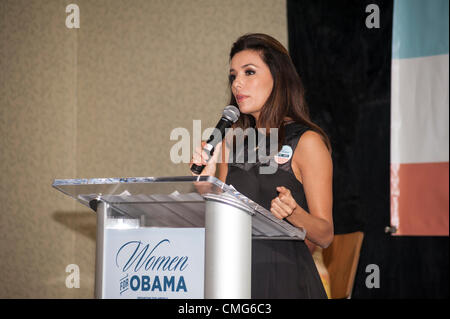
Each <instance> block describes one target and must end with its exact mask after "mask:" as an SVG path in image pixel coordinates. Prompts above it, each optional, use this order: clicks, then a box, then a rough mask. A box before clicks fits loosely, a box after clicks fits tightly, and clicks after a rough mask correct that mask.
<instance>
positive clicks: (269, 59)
mask: <svg viewBox="0 0 450 319" xmlns="http://www.w3.org/2000/svg"><path fill="white" fill-rule="evenodd" d="M244 50H253V51H255V52H258V53H259V54H260V56H261V58H262V60H263V61H264V62H265V63H266V64H267V66H268V67H269V69H270V72H271V74H272V78H273V89H272V92H271V94H270V96H269V98H268V99H267V101H266V103H265V104H264V105H263V107H262V109H261V112H260V115H259V118H258V121H257V122H255V119H254V117H253V116H251V115H249V114H243V113H241V116H240V117H239V119H238V121H237V122H236V123H235V124H234V125H233V127H240V128H242V129H243V130H245V129H246V128H248V127H255V126H256V127H258V128H266V130H267V131H266V132H269V129H270V128H278V147H279V149H281V145H282V142H283V140H284V136H285V133H284V125H283V122H284V119H285V117H287V116H288V117H290V118H292V120H293V121H294V122H297V123H300V124H303V125H305V126H307V127H309V128H310V129H311V130H313V131H315V132H317V133H318V134H320V136H321V137H322V139H323V141H324V143H325V144H326V146H327V148H328V150H329V151H330V152H331V144H330V140H329V139H328V136H327V135H326V134H325V132H324V131H323V130H322V129H321V128H320V127H319V126H318V125H317V124H315V123H313V122H312V121H311V119H310V116H309V109H308V106H307V104H306V101H305V89H304V87H303V84H302V81H301V79H300V76H299V75H298V73H297V71H296V69H295V66H294V64H293V63H292V60H291V57H290V56H289V52H288V51H287V50H286V48H285V47H284V46H283V45H282V44H281V43H280V42H278V41H277V40H276V39H274V38H273V37H271V36H269V35H267V34H263V33H251V34H245V35H243V36H241V37H240V38H239V39H237V41H236V42H235V43H234V44H233V46H232V48H231V51H230V62H231V59H232V58H233V57H234V55H235V54H236V53H238V52H241V51H244ZM231 85H232V82H231V81H229V89H230V92H231ZM229 104H232V105H236V106H238V104H237V102H236V99H235V97H234V95H233V93H232V92H231V98H230V102H229ZM238 107H239V106H238Z"/></svg>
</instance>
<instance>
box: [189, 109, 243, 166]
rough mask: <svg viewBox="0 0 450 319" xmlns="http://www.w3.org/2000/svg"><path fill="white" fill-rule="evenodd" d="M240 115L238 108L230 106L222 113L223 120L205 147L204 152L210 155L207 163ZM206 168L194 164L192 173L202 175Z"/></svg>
mask: <svg viewBox="0 0 450 319" xmlns="http://www.w3.org/2000/svg"><path fill="white" fill-rule="evenodd" d="M239 115H241V113H240V112H239V109H238V108H237V107H236V106H234V105H228V106H227V107H225V109H224V110H223V113H222V118H221V119H220V121H219V122H218V123H217V125H216V128H215V129H214V130H213V133H212V134H211V136H210V137H209V139H208V140H207V141H206V145H205V147H203V151H205V153H206V154H207V155H208V159H207V160H206V161H209V159H210V158H211V156H212V155H213V153H214V147H216V145H217V144H218V143H219V142H220V141H221V140H222V139H223V138H224V136H225V129H227V128H229V127H231V125H232V124H233V123H235V122H236V121H237V120H238V118H239ZM219 134H220V136H219ZM204 168H205V165H196V164H193V165H192V166H191V171H192V172H193V173H194V174H197V175H200V174H201V172H202V171H203V169H204Z"/></svg>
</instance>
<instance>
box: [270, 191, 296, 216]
mask: <svg viewBox="0 0 450 319" xmlns="http://www.w3.org/2000/svg"><path fill="white" fill-rule="evenodd" d="M277 191H279V192H280V194H279V195H278V196H277V197H275V198H274V199H272V202H271V205H270V212H271V213H272V214H273V215H274V216H275V217H276V218H278V219H284V218H286V217H289V216H291V215H292V213H293V212H294V210H295V209H296V208H297V202H296V201H295V199H294V198H293V197H292V194H291V191H290V190H289V189H287V188H286V187H284V186H279V187H277Z"/></svg>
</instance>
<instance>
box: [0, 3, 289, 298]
mask: <svg viewBox="0 0 450 319" xmlns="http://www.w3.org/2000/svg"><path fill="white" fill-rule="evenodd" d="M70 3H76V4H78V5H79V8H80V20H81V21H80V22H81V25H80V29H68V28H66V26H65V19H66V16H67V14H66V12H65V7H66V5H68V4H70ZM247 32H264V33H268V34H271V35H273V36H274V37H276V38H277V39H279V40H280V41H281V42H282V43H283V44H284V45H287V25H286V4H285V1H284V0H278V1H275V0H251V1H241V0H232V1H220V0H216V1H208V0H204V1H194V0H191V1H185V0H183V1H181V0H177V1H166V0H164V1H163V0H160V1H156V0H142V1H138V0H132V1H131V0H127V1H125V0H103V1H99V0H96V1H88V0H84V1H80V0H72V1H63V0H52V1H48V0H46V1H41V0H27V1H24V0H21V1H18V0H10V1H9V0H6V1H5V0H2V1H0V81H1V85H0V97H1V100H0V203H1V206H0V273H1V274H2V280H1V284H0V297H1V298H92V297H93V287H94V263H95V214H94V212H92V211H90V210H88V209H86V208H84V207H83V206H81V205H80V204H78V203H76V202H75V201H74V200H71V199H70V198H68V197H66V196H64V195H63V194H62V193H59V192H58V191H56V190H55V189H53V188H52V187H51V184H52V182H53V180H54V179H55V178H60V179H61V178H92V177H125V176H167V175H189V171H188V169H187V165H186V164H173V163H172V162H171V161H170V157H169V151H170V148H171V146H172V145H174V144H175V141H170V139H169V136H170V132H171V131H172V130H173V129H174V128H176V127H185V128H187V129H188V130H189V131H191V132H192V120H193V119H201V120H202V128H203V129H205V128H206V127H211V126H214V125H215V124H216V122H217V120H218V117H219V115H220V113H221V111H222V109H223V107H224V106H225V105H226V103H227V99H228V95H227V88H226V86H227V69H228V53H229V50H230V47H231V44H232V43H233V41H234V40H235V39H236V38H237V37H238V36H239V35H241V34H244V33H247ZM68 264H77V265H79V267H80V270H81V288H79V289H68V288H66V287H65V279H66V276H67V275H68V274H67V273H66V272H65V268H66V266H67V265H68Z"/></svg>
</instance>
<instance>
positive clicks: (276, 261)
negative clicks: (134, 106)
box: [192, 34, 333, 298]
mask: <svg viewBox="0 0 450 319" xmlns="http://www.w3.org/2000/svg"><path fill="white" fill-rule="evenodd" d="M229 85H230V91H231V94H230V96H231V97H230V103H229V104H231V105H235V106H237V107H238V108H239V111H240V113H241V115H240V117H239V119H238V120H237V122H236V123H234V124H233V127H232V128H234V129H236V128H241V129H243V130H245V129H249V128H250V129H252V128H254V129H255V131H257V132H261V131H264V132H266V134H265V135H262V136H263V138H266V139H267V141H268V140H269V137H270V133H269V132H270V131H269V128H277V129H278V141H277V145H276V146H277V149H276V151H277V152H276V153H275V155H274V156H273V157H271V158H272V161H269V162H267V161H265V162H263V161H262V160H261V158H260V155H261V154H265V155H266V154H268V153H269V155H270V152H268V151H267V152H266V150H264V151H265V153H264V152H262V153H261V150H258V147H259V145H260V143H258V142H257V143H256V145H257V146H256V147H255V148H253V145H255V144H252V143H249V142H248V139H246V140H244V143H243V144H241V145H235V146H236V150H237V151H236V152H230V147H232V145H233V144H231V143H230V140H229V139H226V141H227V142H226V143H221V144H219V145H218V147H217V148H221V150H222V152H221V153H222V155H217V154H215V156H213V157H212V159H211V160H209V161H208V162H206V161H205V160H204V159H205V158H207V156H206V154H205V153H202V150H201V148H200V147H199V148H198V149H197V150H196V152H195V153H194V155H193V158H192V163H194V164H197V165H206V166H205V168H204V170H203V171H202V173H201V175H212V176H214V175H217V176H218V177H219V178H220V179H221V180H222V181H224V182H225V183H226V184H229V185H233V186H234V187H235V188H236V189H237V190H238V191H239V192H240V193H242V194H244V195H245V196H247V197H249V198H250V199H252V200H253V201H255V202H257V203H258V204H260V205H261V206H263V207H264V208H266V209H267V210H269V211H270V212H271V213H272V214H273V215H274V216H275V217H277V218H279V219H284V220H285V221H287V222H289V223H290V224H292V225H294V226H296V227H303V228H304V229H305V230H306V240H305V241H289V240H256V239H255V240H253V242H252V298H327V296H326V293H325V290H324V287H323V285H322V282H321V279H320V277H319V274H318V272H317V268H316V266H315V264H314V261H313V258H312V255H311V253H310V250H309V249H308V245H309V246H313V245H318V246H320V247H322V248H325V247H327V246H328V245H330V243H331V242H332V240H333V217H332V160H331V154H330V153H331V147H330V142H329V139H328V137H327V136H326V134H325V133H324V131H323V130H322V129H321V128H320V127H319V126H317V125H316V124H314V123H313V122H312V121H311V119H310V118H309V112H308V107H307V105H306V102H305V98H304V88H303V85H302V82H301V79H300V77H299V75H298V74H297V72H296V69H295V67H294V65H293V63H292V61H291V58H290V56H289V53H288V51H287V50H286V49H285V48H284V47H283V45H282V44H280V43H279V42H278V41H277V40H276V39H274V38H272V37H270V36H268V35H265V34H247V35H244V36H242V37H240V38H239V39H238V40H237V41H236V42H235V43H234V44H233V46H232V48H231V52H230V71H229ZM264 129H265V130H264ZM256 136H257V137H259V138H261V134H259V133H257V134H256ZM236 141H237V139H236V138H235V139H233V140H231V142H236ZM269 144H270V143H269V142H266V143H265V145H269ZM238 149H240V150H242V151H243V153H244V154H247V156H246V157H244V159H245V160H244V161H240V160H237V158H236V156H237V155H239V154H240V151H238ZM252 152H253V153H254V155H256V160H255V161H249V160H248V159H249V158H251V156H250V154H252ZM216 153H219V152H216ZM230 154H231V155H230ZM218 156H222V158H223V159H225V160H223V161H222V162H221V163H217V162H218V161H217V159H218ZM269 157H270V156H269ZM271 163H272V164H273V163H276V164H275V165H276V169H275V170H273V171H271V172H270V173H264V172H263V171H262V170H261V168H263V167H267V166H268V165H272V164H271ZM268 171H270V170H268ZM307 244H308V245H307Z"/></svg>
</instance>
